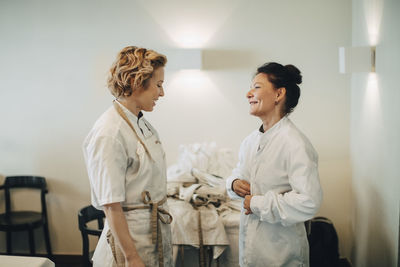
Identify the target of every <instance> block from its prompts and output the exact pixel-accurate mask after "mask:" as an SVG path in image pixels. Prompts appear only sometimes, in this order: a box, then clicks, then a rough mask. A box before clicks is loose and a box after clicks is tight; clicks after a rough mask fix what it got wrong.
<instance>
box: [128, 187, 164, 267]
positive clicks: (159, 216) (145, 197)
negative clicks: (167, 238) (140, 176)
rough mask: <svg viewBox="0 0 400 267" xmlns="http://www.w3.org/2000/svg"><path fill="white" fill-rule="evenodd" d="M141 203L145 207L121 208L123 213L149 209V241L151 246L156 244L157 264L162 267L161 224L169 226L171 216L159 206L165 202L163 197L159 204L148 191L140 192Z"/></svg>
mask: <svg viewBox="0 0 400 267" xmlns="http://www.w3.org/2000/svg"><path fill="white" fill-rule="evenodd" d="M142 201H143V203H144V204H146V206H137V207H122V209H123V211H130V210H137V209H149V210H150V212H151V241H152V243H153V244H157V252H158V264H159V266H160V267H163V266H164V250H163V242H162V233H161V224H160V222H162V223H163V224H170V223H171V222H172V216H171V214H170V213H169V212H168V211H166V210H165V209H163V208H161V207H160V206H161V205H163V204H164V203H165V202H166V201H167V197H166V196H165V197H164V198H163V199H161V200H160V201H159V202H153V201H152V200H151V196H150V193H149V191H143V192H142Z"/></svg>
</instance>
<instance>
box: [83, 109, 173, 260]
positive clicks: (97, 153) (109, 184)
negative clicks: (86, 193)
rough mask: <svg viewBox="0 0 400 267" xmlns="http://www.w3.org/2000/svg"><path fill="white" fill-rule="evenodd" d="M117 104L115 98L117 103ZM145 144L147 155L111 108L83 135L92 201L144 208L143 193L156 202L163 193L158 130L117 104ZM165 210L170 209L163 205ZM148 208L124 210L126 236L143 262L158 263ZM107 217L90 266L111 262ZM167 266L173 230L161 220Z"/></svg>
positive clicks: (97, 204)
mask: <svg viewBox="0 0 400 267" xmlns="http://www.w3.org/2000/svg"><path fill="white" fill-rule="evenodd" d="M117 103H118V102H117ZM118 105H120V107H121V108H122V110H123V111H124V113H125V114H126V115H127V117H128V119H129V121H130V122H131V124H132V125H133V127H134V128H135V130H136V133H137V134H138V137H139V138H140V139H141V140H142V142H143V143H144V144H145V146H146V148H147V149H148V151H149V154H150V156H151V158H152V159H150V156H149V155H148V154H147V153H146V151H145V148H144V147H143V145H142V144H141V143H140V142H139V140H138V138H137V136H136V135H135V134H134V132H133V131H132V129H131V128H130V127H129V125H128V124H127V122H126V121H125V120H124V119H123V118H122V117H121V115H120V114H119V113H118V112H117V110H116V109H115V107H113V106H112V107H110V108H109V109H108V110H107V111H106V112H104V113H103V115H101V116H100V118H99V119H98V120H97V121H96V123H95V125H94V127H93V128H92V130H91V131H90V133H89V135H88V136H87V137H86V139H85V141H84V144H83V152H84V157H85V161H86V167H87V171H88V175H89V180H90V186H91V199H92V205H93V206H94V207H96V208H97V209H102V206H103V205H105V204H110V203H115V202H120V203H121V205H122V206H123V207H124V206H130V207H131V206H143V205H144V204H143V201H142V196H141V193H142V192H143V191H149V192H150V195H151V198H152V201H153V202H159V201H160V200H162V199H163V198H164V197H165V196H166V194H167V178H166V162H165V153H164V150H163V148H162V146H161V142H160V139H159V137H158V134H157V132H156V130H155V129H154V128H153V127H152V126H151V124H150V123H149V122H148V121H147V120H145V119H144V117H143V115H142V114H141V113H140V114H139V116H138V117H136V116H135V115H134V114H133V113H132V112H130V111H129V110H128V109H127V108H125V107H124V106H123V105H121V104H119V103H118ZM163 208H165V209H166V210H168V207H167V205H166V204H164V205H163ZM149 211H150V210H146V209H142V210H132V211H129V212H125V217H126V219H127V222H128V228H129V231H130V234H131V235H132V237H133V239H134V240H135V246H136V249H137V251H138V253H139V255H140V257H141V258H142V260H143V261H144V263H145V265H146V266H158V256H157V249H156V246H155V245H153V244H152V243H151V226H150V212H149ZM108 229H109V227H108V224H107V221H106V224H105V226H104V229H103V232H102V235H101V237H100V240H99V242H98V244H97V247H96V250H95V253H94V256H93V262H94V266H112V264H113V256H112V253H111V249H110V247H109V245H108V243H107V240H106V234H107V231H108ZM161 230H162V235H163V236H162V240H163V244H164V245H163V248H164V258H165V259H164V262H165V266H171V265H172V250H171V245H172V244H171V230H170V226H169V225H165V224H162V223H161Z"/></svg>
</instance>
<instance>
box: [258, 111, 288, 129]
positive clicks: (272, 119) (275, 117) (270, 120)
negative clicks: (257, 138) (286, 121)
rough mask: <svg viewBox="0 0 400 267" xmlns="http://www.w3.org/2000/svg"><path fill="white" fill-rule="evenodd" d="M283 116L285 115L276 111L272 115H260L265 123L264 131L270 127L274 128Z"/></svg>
mask: <svg viewBox="0 0 400 267" xmlns="http://www.w3.org/2000/svg"><path fill="white" fill-rule="evenodd" d="M282 118H283V115H282V114H280V112H279V113H276V114H275V113H274V114H272V115H265V116H262V117H261V116H260V119H261V121H262V123H263V129H264V132H266V131H268V130H269V129H271V128H272V126H274V125H275V124H276V123H277V122H278V121H280V120H281V119H282Z"/></svg>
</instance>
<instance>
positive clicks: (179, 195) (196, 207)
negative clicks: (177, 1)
mask: <svg viewBox="0 0 400 267" xmlns="http://www.w3.org/2000/svg"><path fill="white" fill-rule="evenodd" d="M233 167H234V157H233V153H232V151H230V150H229V149H217V147H216V144H215V143H202V144H198V143H197V144H191V145H181V146H180V147H179V157H178V162H177V163H176V164H174V165H172V166H170V167H169V168H168V171H167V181H168V184H167V185H168V205H169V207H170V213H171V215H172V216H173V218H174V219H173V221H172V225H171V227H172V242H173V244H174V245H192V246H194V247H199V244H200V239H199V237H200V236H199V216H200V220H201V231H202V239H203V245H212V246H213V253H214V254H213V255H214V259H216V258H218V257H219V256H220V255H221V254H222V253H223V252H224V250H225V249H226V248H228V250H227V251H226V253H225V254H229V255H230V256H233V257H234V260H233V262H232V259H230V261H229V266H234V265H237V258H238V255H237V250H238V249H237V246H238V243H237V233H238V227H239V214H240V207H241V205H242V204H241V202H240V201H239V202H238V201H230V199H229V198H227V195H226V189H225V180H226V178H227V177H228V176H229V175H231V172H232V169H233ZM238 209H239V211H238ZM228 228H229V229H228ZM227 231H228V232H232V231H233V238H232V233H228V234H227ZM228 235H230V236H228ZM175 257H176V255H175ZM224 258H226V257H224ZM220 263H221V262H220ZM232 264H233V265H232ZM222 266H224V264H223V263H222ZM226 266H228V265H226Z"/></svg>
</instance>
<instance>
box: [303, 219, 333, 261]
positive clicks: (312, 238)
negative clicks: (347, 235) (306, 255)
mask: <svg viewBox="0 0 400 267" xmlns="http://www.w3.org/2000/svg"><path fill="white" fill-rule="evenodd" d="M305 225H306V230H307V237H308V243H309V245H310V267H321V266H324V267H337V266H339V239H338V235H337V233H336V230H335V227H334V226H333V223H332V222H331V221H330V220H329V219H327V218H325V217H315V218H313V219H311V220H310V221H307V222H306V223H305Z"/></svg>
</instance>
